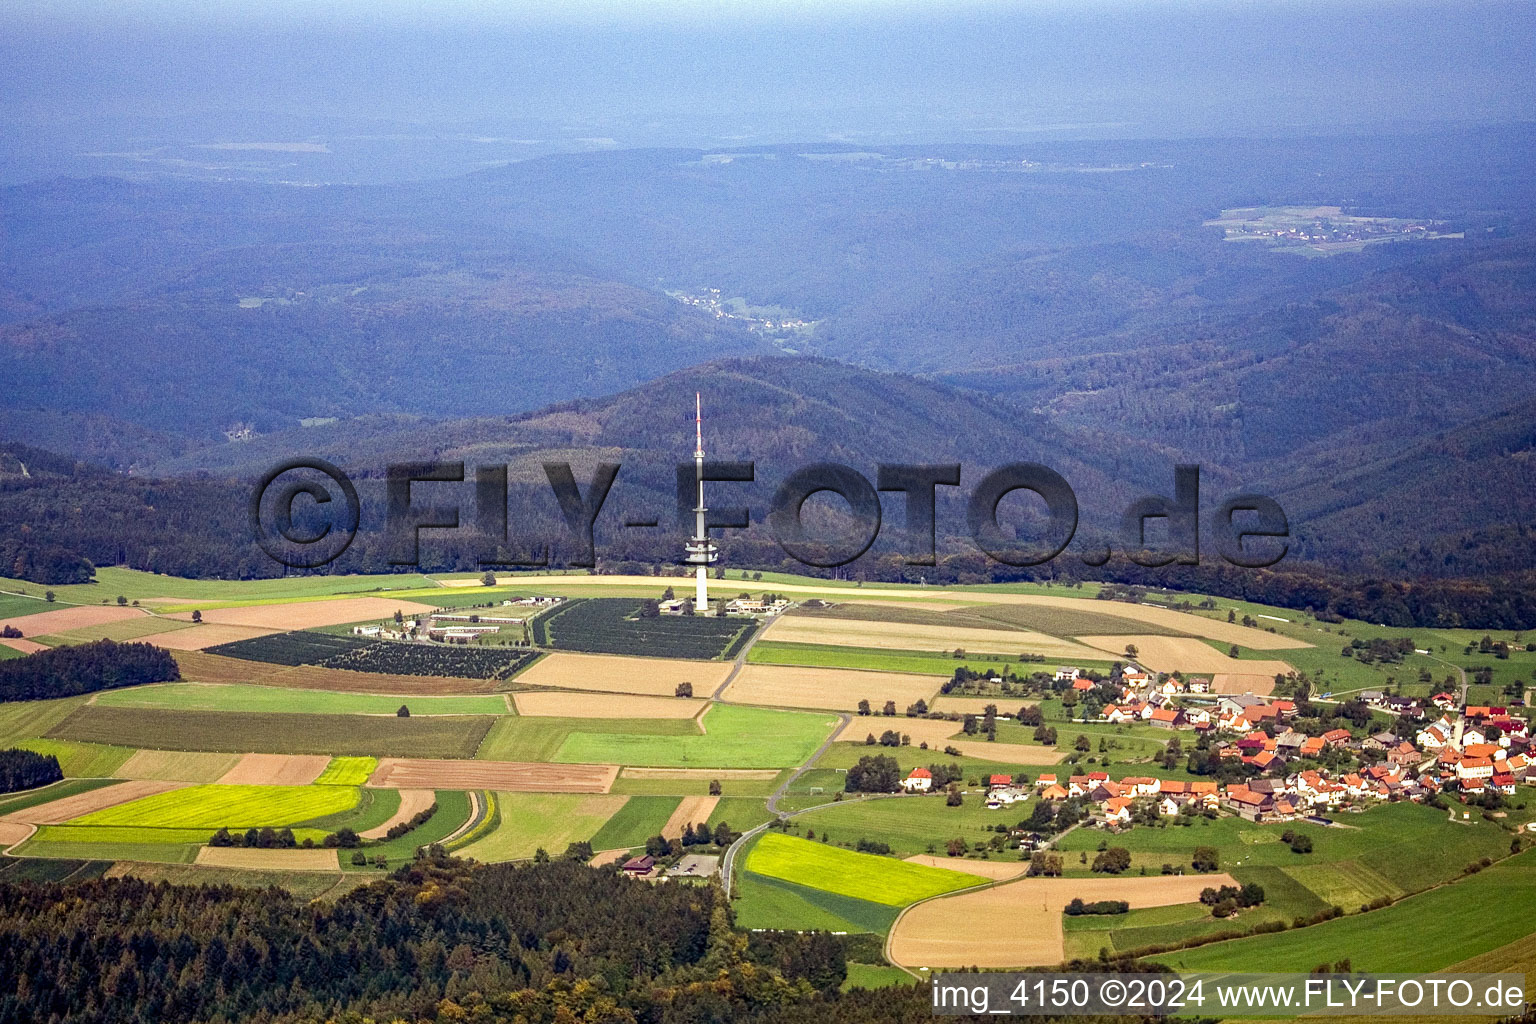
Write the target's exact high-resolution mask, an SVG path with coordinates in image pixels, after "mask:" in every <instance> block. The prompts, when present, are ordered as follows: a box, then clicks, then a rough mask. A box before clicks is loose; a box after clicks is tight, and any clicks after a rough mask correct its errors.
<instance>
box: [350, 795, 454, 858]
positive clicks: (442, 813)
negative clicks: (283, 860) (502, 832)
mask: <svg viewBox="0 0 1536 1024" xmlns="http://www.w3.org/2000/svg"><path fill="white" fill-rule="evenodd" d="M436 799H437V813H436V814H434V815H432V817H431V818H429V819H428V820H427V822H426V824H424V825H422V826H421V827H419V828H414V829H412V830H411V831H409V832H407V833H406V834H405V835H403V836H400V837H399V838H398V839H386V840H382V841H380V842H375V843H369V844H368V845H367V846H366V847H365V850H366V852H367V854H368V856H369V857H370V858H371V857H380V856H382V857H385V858H388V860H389V862H390V865H391V866H393V867H399V866H400V864H402V863H403V862H405V861H408V860H410V859H411V858H412V857H414V856H415V855H416V848H417V847H420V846H431V845H432V844H433V843H440V842H442V841H443V840H444V839H446V838H447V837H448V836H450V835H452V834H453V833H454V832H457V831H458V829H459V826H461V825H463V824H464V823H465V822H466V821H468V820H469V794H468V793H465V792H463V791H462V790H456V789H440V790H438V791H437V797H436ZM341 867H342V870H344V871H351V870H354V865H353V864H352V863H351V855H350V854H343V855H342V858H341ZM355 870H359V871H361V870H364V869H363V868H355ZM367 870H375V869H373V868H369V869H367Z"/></svg>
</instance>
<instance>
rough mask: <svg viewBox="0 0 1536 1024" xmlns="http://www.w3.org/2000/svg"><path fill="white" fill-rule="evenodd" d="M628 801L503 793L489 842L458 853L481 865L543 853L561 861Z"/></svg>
mask: <svg viewBox="0 0 1536 1024" xmlns="http://www.w3.org/2000/svg"><path fill="white" fill-rule="evenodd" d="M627 799H628V798H627V797H623V796H577V795H569V794H538V793H525V792H498V793H497V794H496V806H497V808H498V810H499V811H500V814H501V823H500V824H499V825H497V827H496V829H495V831H493V832H492V833H491V834H490V835H488V836H486V837H485V838H484V839H480V840H477V841H475V842H473V843H470V844H469V845H468V846H466V847H463V848H462V849H460V850H457V851H455V853H456V854H457V855H458V856H461V857H473V858H474V859H475V860H480V861H508V860H527V859H529V858H531V857H532V856H533V855H534V854H535V853H536V852H537V851H538V850H540V849H543V850H544V851H545V852H546V853H548V854H550V855H551V856H556V857H558V856H559V855H560V854H562V853H564V852H565V848H566V847H567V846H569V845H570V844H571V843H577V842H585V841H586V840H589V839H591V838H592V837H593V836H595V835H596V834H597V833H598V831H599V830H600V829H601V828H602V827H603V824H604V823H605V822H606V821H607V820H608V819H609V818H611V817H613V815H614V814H615V813H616V812H617V811H618V810H619V809H620V808H621V807H623V806H624V802H625V801H626V800H627Z"/></svg>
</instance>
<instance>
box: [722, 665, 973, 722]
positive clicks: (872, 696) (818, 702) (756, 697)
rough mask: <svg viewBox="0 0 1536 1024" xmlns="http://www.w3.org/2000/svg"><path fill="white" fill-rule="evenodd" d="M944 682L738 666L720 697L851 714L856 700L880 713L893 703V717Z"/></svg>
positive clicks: (831, 670) (892, 674) (875, 674)
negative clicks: (738, 670)
mask: <svg viewBox="0 0 1536 1024" xmlns="http://www.w3.org/2000/svg"><path fill="white" fill-rule="evenodd" d="M943 682H944V679H943V677H941V676H919V675H911V674H908V673H905V672H862V671H860V670H858V669H846V668H845V669H835V668H798V667H794V666H789V665H743V666H742V668H741V673H740V674H739V675H738V676H737V677H736V678H735V680H734V681H732V683H731V685H730V687H729V689H727V690H726V692H725V693H724V694H723V696H724V697H725V698H726V699H728V700H731V701H735V702H736V703H738V704H763V705H767V706H769V707H786V708H827V709H829V710H832V711H853V710H855V709H856V708H858V706H859V701H861V700H867V701H869V703H870V705H871V706H873V707H874V708H875V709H876V710H879V708H880V707H881V706H882V705H884V704H885V702H886V701H888V700H893V701H895V702H896V710H897V711H905V710H906V709H907V706H908V705H910V704H912V703H914V702H916V701H918V700H929V699H931V698H932V697H933V695H934V694H935V693H936V692H938V689H939V686H940V685H942V684H943Z"/></svg>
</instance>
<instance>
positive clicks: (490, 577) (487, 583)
mask: <svg viewBox="0 0 1536 1024" xmlns="http://www.w3.org/2000/svg"><path fill="white" fill-rule="evenodd" d="M480 585H481V586H484V587H494V586H495V585H496V574H495V573H494V572H487V573H486V574H485V575H484V576H481V577H480Z"/></svg>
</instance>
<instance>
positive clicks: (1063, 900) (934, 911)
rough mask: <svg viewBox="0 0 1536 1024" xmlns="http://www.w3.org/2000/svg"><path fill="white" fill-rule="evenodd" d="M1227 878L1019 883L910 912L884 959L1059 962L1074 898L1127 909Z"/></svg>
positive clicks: (933, 963) (1186, 897)
mask: <svg viewBox="0 0 1536 1024" xmlns="http://www.w3.org/2000/svg"><path fill="white" fill-rule="evenodd" d="M1237 884H1238V882H1237V881H1236V880H1235V879H1234V878H1232V876H1231V875H1226V874H1219V875H1166V876H1164V875H1156V876H1146V877H1139V876H1138V877H1134V878H1022V879H1019V880H1018V881H1016V882H1007V883H1004V884H1003V885H997V886H992V887H990V888H987V889H979V890H977V891H975V892H967V893H961V894H959V895H957V896H947V897H944V898H943V899H937V900H931V901H929V902H927V903H921V904H919V905H917V906H915V907H912V908H910V909H908V910H907V911H906V913H904V914H902V915H901V917H900V918H899V919H897V921H896V925H895V927H894V928H892V929H891V939H890V957H891V960H892V962H894V963H897V964H900V965H902V966H904V967H958V966H961V965H975V966H979V967H1033V966H1038V965H1044V964H1056V963H1060V962H1061V961H1062V960H1063V959H1064V957H1065V950H1064V942H1063V937H1062V927H1061V911H1062V908H1063V907H1065V906H1066V905H1067V904H1068V903H1070V902H1071V901H1072V900H1073V899H1075V898H1080V899H1082V900H1084V901H1086V902H1090V903H1092V902H1096V901H1098V900H1125V901H1126V902H1127V903H1129V904H1130V905H1131V907H1132V908H1138V907H1163V906H1168V905H1170V904H1174V903H1193V902H1196V901H1198V900H1199V898H1200V890H1201V889H1204V888H1207V887H1209V886H1222V885H1237Z"/></svg>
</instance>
